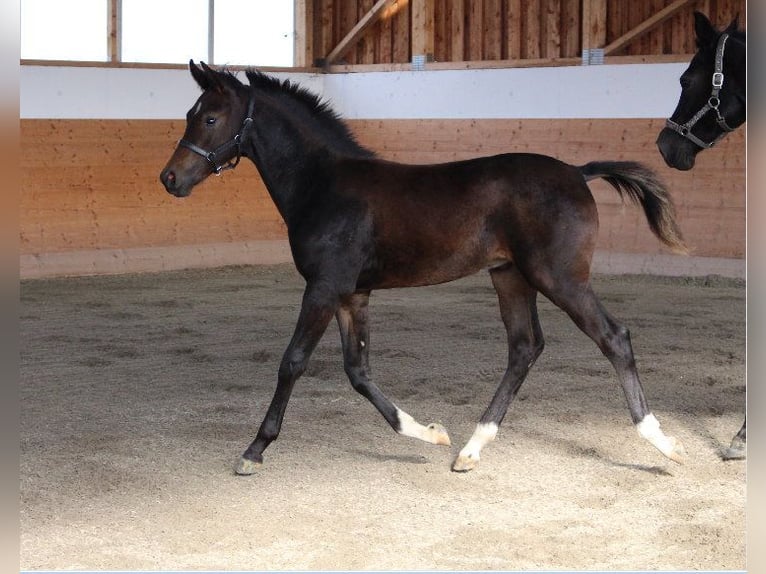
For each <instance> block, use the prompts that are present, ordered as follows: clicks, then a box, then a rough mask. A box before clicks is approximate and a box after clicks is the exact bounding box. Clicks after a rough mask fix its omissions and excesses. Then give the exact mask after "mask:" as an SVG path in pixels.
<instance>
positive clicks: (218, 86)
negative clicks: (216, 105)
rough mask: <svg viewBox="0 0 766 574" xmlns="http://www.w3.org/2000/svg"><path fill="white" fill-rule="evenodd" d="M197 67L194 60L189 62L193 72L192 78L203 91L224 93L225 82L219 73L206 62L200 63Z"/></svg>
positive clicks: (190, 69)
mask: <svg viewBox="0 0 766 574" xmlns="http://www.w3.org/2000/svg"><path fill="white" fill-rule="evenodd" d="M199 64H200V65H199V66H197V65H196V64H195V63H194V60H189V71H191V75H192V77H193V78H194V79H195V80H196V81H197V84H198V85H199V87H200V88H202V91H203V92H204V91H205V90H216V91H218V92H223V91H224V89H225V87H226V86H225V84H224V80H223V78H222V76H221V74H219V73H218V72H216V71H215V70H214V69H213V68H211V67H210V66H208V65H207V64H206V63H205V62H200V63H199Z"/></svg>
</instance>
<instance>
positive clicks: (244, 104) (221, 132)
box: [160, 61, 252, 197]
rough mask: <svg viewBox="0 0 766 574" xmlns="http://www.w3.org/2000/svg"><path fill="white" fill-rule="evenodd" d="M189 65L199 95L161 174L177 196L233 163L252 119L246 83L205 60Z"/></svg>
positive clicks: (189, 191)
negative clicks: (213, 67) (200, 91)
mask: <svg viewBox="0 0 766 574" xmlns="http://www.w3.org/2000/svg"><path fill="white" fill-rule="evenodd" d="M189 68H190V70H191V74H192V76H193V77H194V79H195V80H196V81H197V84H199V87H200V88H201V89H202V95H201V96H200V97H199V99H197V101H196V102H195V104H194V106H192V108H191V109H190V110H189V111H188V112H187V113H186V131H185V132H184V135H183V138H182V139H181V140H180V142H179V145H178V147H177V148H176V150H175V152H173V155H172V156H171V157H170V160H169V161H168V163H167V165H166V166H165V169H163V170H162V173H161V174H160V181H162V184H163V185H164V186H165V189H167V191H168V192H169V193H171V194H173V195H175V196H176V197H185V196H187V195H189V194H190V193H191V190H192V188H193V187H194V186H195V185H197V184H198V183H200V182H201V181H202V180H204V179H205V178H206V177H207V176H209V175H210V174H211V173H216V174H218V173H220V172H221V171H222V170H225V169H230V168H232V167H233V166H234V165H236V162H238V161H239V157H240V155H241V154H242V149H240V140H241V139H242V138H243V137H244V135H245V133H246V131H247V130H248V129H249V124H250V123H251V122H252V118H251V116H252V108H251V109H248V105H249V97H248V89H247V87H246V86H245V85H243V84H242V83H241V82H240V81H239V80H237V79H236V78H235V77H234V76H233V75H232V74H230V73H228V72H218V71H216V70H213V69H212V68H210V67H208V66H207V65H206V64H205V63H204V62H201V65H200V66H197V65H195V64H194V62H192V61H190V62H189ZM249 116H250V119H249V120H247V121H246V119H247V118H248V117H249ZM245 126H247V127H245Z"/></svg>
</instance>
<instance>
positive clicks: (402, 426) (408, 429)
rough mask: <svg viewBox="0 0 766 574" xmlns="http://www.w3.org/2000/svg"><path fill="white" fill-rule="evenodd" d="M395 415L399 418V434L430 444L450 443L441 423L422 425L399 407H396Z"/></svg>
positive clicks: (446, 444)
mask: <svg viewBox="0 0 766 574" xmlns="http://www.w3.org/2000/svg"><path fill="white" fill-rule="evenodd" d="M396 416H397V417H398V418H399V434H401V435H404V436H410V437H413V438H419V439H420V440H424V441H426V442H430V443H432V444H441V445H445V446H449V445H450V439H449V435H447V431H446V429H445V428H444V427H443V426H442V425H439V424H430V425H428V426H423V425H422V424H420V423H419V422H417V421H416V420H415V419H414V418H412V417H411V416H410V415H408V414H407V413H405V412H404V411H403V410H401V409H399V408H397V409H396Z"/></svg>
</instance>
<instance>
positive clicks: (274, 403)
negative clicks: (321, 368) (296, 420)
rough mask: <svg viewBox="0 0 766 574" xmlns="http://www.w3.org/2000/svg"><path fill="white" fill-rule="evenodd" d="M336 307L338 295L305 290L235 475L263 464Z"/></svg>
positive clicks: (321, 289) (314, 288)
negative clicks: (263, 407) (267, 402)
mask: <svg viewBox="0 0 766 574" xmlns="http://www.w3.org/2000/svg"><path fill="white" fill-rule="evenodd" d="M337 307H338V296H337V294H336V293H335V292H334V291H332V290H331V289H327V288H326V287H323V286H321V285H313V286H312V285H310V286H307V287H306V291H305V292H304V294H303V303H302V305H301V312H300V315H299V317H298V324H297V325H296V326H295V333H294V334H293V338H292V340H291V341H290V344H289V345H288V346H287V350H286V351H285V354H284V356H283V357H282V362H281V363H280V365H279V374H278V377H277V389H276V391H275V393H274V398H273V399H272V400H271V404H270V405H269V409H268V411H267V412H266V416H265V417H264V419H263V422H262V423H261V427H260V428H259V429H258V434H257V435H256V437H255V440H254V441H253V442H252V443H251V444H250V446H249V447H248V448H247V450H246V451H245V453H244V454H243V455H242V458H240V460H239V462H238V464H237V467H236V469H235V472H236V473H237V474H241V475H248V474H253V473H254V472H255V471H256V469H257V468H258V466H259V465H260V464H262V463H263V451H264V450H266V447H268V446H269V444H271V442H272V441H274V440H276V438H277V436H278V435H279V430H280V428H281V427H282V419H283V418H284V415H285V409H286V408H287V402H288V401H289V400H290V393H292V390H293V386H295V381H296V380H298V377H300V376H301V375H302V374H303V372H304V371H305V370H306V365H308V362H309V358H310V357H311V353H312V352H313V351H314V349H315V348H316V346H317V343H319V340H320V339H321V338H322V335H323V334H324V332H325V330H326V329H327V325H328V324H329V323H330V321H331V320H332V317H333V315H334V314H335V310H336V309H337Z"/></svg>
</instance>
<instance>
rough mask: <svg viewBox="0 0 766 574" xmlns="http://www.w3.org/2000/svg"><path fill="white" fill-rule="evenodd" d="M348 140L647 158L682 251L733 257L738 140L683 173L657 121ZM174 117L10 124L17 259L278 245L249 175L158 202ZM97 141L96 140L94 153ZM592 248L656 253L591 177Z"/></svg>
mask: <svg viewBox="0 0 766 574" xmlns="http://www.w3.org/2000/svg"><path fill="white" fill-rule="evenodd" d="M349 123H350V124H351V126H352V128H353V129H354V131H355V132H356V133H357V134H358V137H359V139H360V141H361V142H362V143H364V144H366V145H368V146H369V147H372V148H373V149H375V150H377V151H378V152H379V153H380V155H381V156H383V157H385V158H388V159H393V160H397V161H405V162H415V163H419V162H423V163H431V162H438V161H449V160H454V159H461V158H467V157H475V156H480V155H490V154H494V153H502V152H509V151H530V152H541V153H546V154H548V155H553V156H556V157H559V158H561V159H563V160H565V161H568V162H571V163H576V164H581V163H585V162H587V161H590V160H596V159H631V160H638V161H642V162H645V163H647V164H648V165H650V166H651V167H653V168H654V169H656V170H657V171H658V172H659V173H660V175H661V176H662V177H663V179H664V180H665V181H666V182H667V183H668V184H669V186H670V188H671V190H672V192H673V196H674V197H675V200H676V202H677V204H678V209H679V216H680V223H681V227H682V229H683V231H684V232H685V234H686V236H687V239H688V240H689V243H690V245H691V246H692V247H694V254H695V255H699V256H713V257H733V258H742V257H744V254H745V166H744V157H745V155H744V152H745V138H744V130H740V131H737V132H734V133H733V134H731V135H730V136H729V137H728V138H727V139H726V140H724V141H723V142H722V143H721V144H720V146H719V147H716V148H715V149H714V150H710V151H707V152H703V153H702V154H700V156H699V160H698V165H697V167H696V168H695V169H694V170H693V171H691V172H678V171H674V170H671V169H669V168H667V167H665V166H664V163H663V162H662V160H661V158H660V155H659V153H658V151H657V149H656V147H655V145H654V140H655V139H656V136H657V133H658V131H659V130H660V128H661V127H662V125H663V122H662V121H661V120H645V119H643V120H548V119H541V120H357V121H351V122H349ZM183 127H184V122H183V121H182V120H177V121H170V120H142V121H128V120H109V121H107V120H22V121H21V134H20V135H21V138H20V141H21V151H22V154H21V155H22V165H21V174H22V189H21V206H20V228H21V240H20V250H21V253H22V255H24V254H44V253H57V252H75V251H80V250H93V249H131V248H141V247H157V246H188V245H203V244H212V243H227V242H242V241H255V240H263V239H283V238H285V228H284V224H283V223H282V221H281V220H280V218H279V215H278V213H277V211H276V209H275V208H274V207H273V205H272V203H271V200H270V198H269V197H268V194H267V193H266V190H265V188H264V186H263V183H262V182H261V180H260V178H259V176H258V174H257V172H256V170H255V169H254V167H253V166H252V164H250V163H249V162H248V161H243V163H242V164H241V165H240V167H239V168H237V170H235V171H234V172H227V173H225V174H224V175H223V176H222V177H220V178H217V177H210V178H209V179H208V180H207V181H206V182H205V183H204V184H202V185H201V186H200V187H198V188H197V189H196V190H195V191H194V193H193V194H192V196H191V197H189V198H185V199H177V198H174V197H172V196H170V195H168V194H167V193H166V192H165V190H164V189H163V187H162V186H161V184H160V182H159V179H158V178H159V173H160V170H161V169H162V168H163V166H164V164H165V162H166V161H167V158H168V157H169V156H170V154H171V152H172V150H173V148H174V146H175V142H176V141H177V139H178V137H179V136H180V134H181V133H182V131H183ZM107 143H108V145H106V144H107ZM591 188H592V189H593V190H594V195H595V196H596V198H597V201H598V203H599V213H600V218H601V232H600V240H599V246H598V247H599V249H603V250H609V251H617V252H633V253H660V252H662V248H661V247H660V245H659V243H658V242H657V241H656V240H655V239H654V237H653V236H652V235H651V234H650V232H649V230H648V227H647V226H646V223H645V220H644V219H643V215H642V214H641V213H640V210H638V209H637V208H635V207H634V206H632V205H623V204H622V203H621V202H620V200H619V198H618V196H617V194H616V193H615V192H613V191H612V190H611V188H609V187H608V186H606V185H605V184H603V183H602V182H595V183H594V184H592V185H591Z"/></svg>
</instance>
